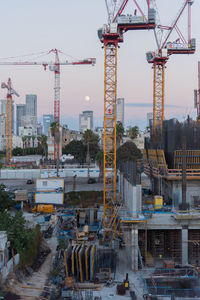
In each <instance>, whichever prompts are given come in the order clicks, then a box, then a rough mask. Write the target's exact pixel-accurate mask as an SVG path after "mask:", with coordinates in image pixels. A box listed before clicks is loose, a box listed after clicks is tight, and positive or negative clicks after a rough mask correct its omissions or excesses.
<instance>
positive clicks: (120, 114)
mask: <svg viewBox="0 0 200 300" xmlns="http://www.w3.org/2000/svg"><path fill="white" fill-rule="evenodd" d="M116 111H117V118H116V121H117V122H121V123H122V125H123V126H124V98H118V99H117V107H116Z"/></svg>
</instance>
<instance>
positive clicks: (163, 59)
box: [146, 0, 196, 147]
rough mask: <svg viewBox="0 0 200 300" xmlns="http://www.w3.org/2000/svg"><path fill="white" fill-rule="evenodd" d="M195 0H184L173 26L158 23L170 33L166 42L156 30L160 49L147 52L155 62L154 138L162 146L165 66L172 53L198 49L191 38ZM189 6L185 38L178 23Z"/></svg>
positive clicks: (152, 61) (189, 52)
mask: <svg viewBox="0 0 200 300" xmlns="http://www.w3.org/2000/svg"><path fill="white" fill-rule="evenodd" d="M192 4H193V0H184V3H183V5H182V7H181V9H180V10H179V12H178V15H177V17H176V18H175V19H174V21H173V22H172V24H171V26H162V25H160V24H158V26H157V29H158V30H159V31H160V30H163V31H164V30H167V31H168V33H167V35H166V37H165V39H164V42H161V40H160V41H159V38H158V34H157V33H158V32H157V31H156V30H155V37H156V42H157V46H158V50H156V51H154V52H147V54H146V56H147V61H148V63H151V64H153V69H154V76H153V140H154V144H155V145H156V144H157V146H158V147H160V146H161V145H160V142H161V139H162V127H163V120H164V104H165V68H166V63H167V61H168V59H169V57H170V55H172V54H193V53H194V52H195V49H196V41H195V39H193V38H191V6H192ZM187 6H188V37H187V39H186V38H184V36H183V34H182V33H181V31H180V29H179V28H178V26H177V23H178V21H179V19H180V17H181V15H182V14H183V12H184V10H185V8H186V7H187ZM174 30H175V31H176V32H177V34H178V38H177V39H176V40H175V41H174V42H169V38H170V36H171V33H172V32H173V31H174Z"/></svg>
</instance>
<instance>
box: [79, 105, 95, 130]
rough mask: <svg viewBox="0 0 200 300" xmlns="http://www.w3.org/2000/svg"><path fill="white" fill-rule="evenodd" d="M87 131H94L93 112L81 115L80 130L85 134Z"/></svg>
mask: <svg viewBox="0 0 200 300" xmlns="http://www.w3.org/2000/svg"><path fill="white" fill-rule="evenodd" d="M87 129H91V130H92V129H93V111H92V110H85V111H83V112H82V114H80V115H79V130H80V132H84V131H85V130H87Z"/></svg>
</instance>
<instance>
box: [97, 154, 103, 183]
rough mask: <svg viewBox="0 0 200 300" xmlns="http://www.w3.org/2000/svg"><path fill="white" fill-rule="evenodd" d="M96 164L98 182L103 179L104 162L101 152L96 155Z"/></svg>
mask: <svg viewBox="0 0 200 300" xmlns="http://www.w3.org/2000/svg"><path fill="white" fill-rule="evenodd" d="M96 162H97V165H98V167H99V181H100V179H101V178H102V177H103V162H104V155H103V151H99V152H98V153H97V157H96Z"/></svg>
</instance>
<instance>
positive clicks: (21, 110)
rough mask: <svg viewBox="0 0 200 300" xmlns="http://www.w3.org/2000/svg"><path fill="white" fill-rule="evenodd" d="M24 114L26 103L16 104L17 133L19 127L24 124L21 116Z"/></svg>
mask: <svg viewBox="0 0 200 300" xmlns="http://www.w3.org/2000/svg"><path fill="white" fill-rule="evenodd" d="M25 115H26V105H25V104H17V105H16V133H17V135H19V127H22V126H24V122H23V117H24V116H25Z"/></svg>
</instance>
